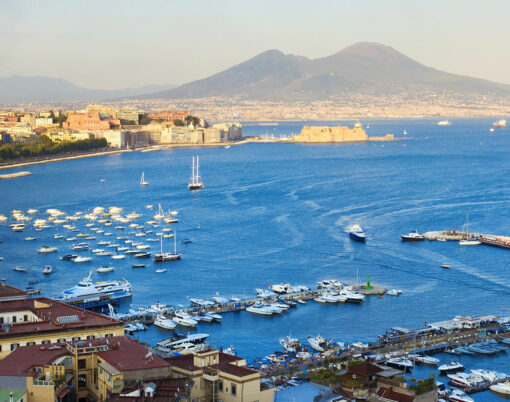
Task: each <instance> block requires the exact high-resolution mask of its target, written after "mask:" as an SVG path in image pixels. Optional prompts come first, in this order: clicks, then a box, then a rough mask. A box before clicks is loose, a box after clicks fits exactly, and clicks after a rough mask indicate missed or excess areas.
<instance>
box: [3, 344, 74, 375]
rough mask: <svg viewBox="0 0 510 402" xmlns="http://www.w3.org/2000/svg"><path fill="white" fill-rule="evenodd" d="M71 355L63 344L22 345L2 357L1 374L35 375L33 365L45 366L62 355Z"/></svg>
mask: <svg viewBox="0 0 510 402" xmlns="http://www.w3.org/2000/svg"><path fill="white" fill-rule="evenodd" d="M65 355H70V354H69V352H68V350H67V348H66V347H65V346H63V345H55V344H48V345H32V346H21V347H19V348H16V350H14V351H13V352H11V353H10V354H8V355H7V356H6V357H4V358H3V359H2V364H0V376H29V375H31V376H34V375H37V374H39V373H34V372H32V371H31V369H32V367H39V366H44V365H46V364H50V363H52V362H54V361H55V360H56V359H57V358H59V357H60V356H65Z"/></svg>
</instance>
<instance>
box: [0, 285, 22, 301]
mask: <svg viewBox="0 0 510 402" xmlns="http://www.w3.org/2000/svg"><path fill="white" fill-rule="evenodd" d="M26 294H27V292H25V291H24V290H21V289H18V288H15V287H14V286H9V285H6V284H5V283H0V300H2V299H3V298H4V297H17V296H26Z"/></svg>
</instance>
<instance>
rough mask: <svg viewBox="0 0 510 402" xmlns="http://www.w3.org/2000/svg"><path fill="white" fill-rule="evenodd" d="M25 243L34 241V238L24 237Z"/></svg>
mask: <svg viewBox="0 0 510 402" xmlns="http://www.w3.org/2000/svg"><path fill="white" fill-rule="evenodd" d="M24 240H25V241H34V240H36V239H35V237H25V239H24Z"/></svg>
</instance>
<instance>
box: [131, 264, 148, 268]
mask: <svg viewBox="0 0 510 402" xmlns="http://www.w3.org/2000/svg"><path fill="white" fill-rule="evenodd" d="M131 268H145V264H133V265H131Z"/></svg>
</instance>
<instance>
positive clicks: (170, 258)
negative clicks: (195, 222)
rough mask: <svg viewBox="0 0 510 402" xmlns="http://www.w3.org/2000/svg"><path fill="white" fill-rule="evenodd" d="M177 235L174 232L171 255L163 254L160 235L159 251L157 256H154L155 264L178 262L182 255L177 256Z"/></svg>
mask: <svg viewBox="0 0 510 402" xmlns="http://www.w3.org/2000/svg"><path fill="white" fill-rule="evenodd" d="M176 237H177V234H176V233H175V232H174V252H173V253H164V252H163V235H161V237H160V238H161V249H160V252H159V253H158V254H154V261H155V262H167V261H175V260H180V259H181V257H182V255H181V254H177V240H176Z"/></svg>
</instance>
